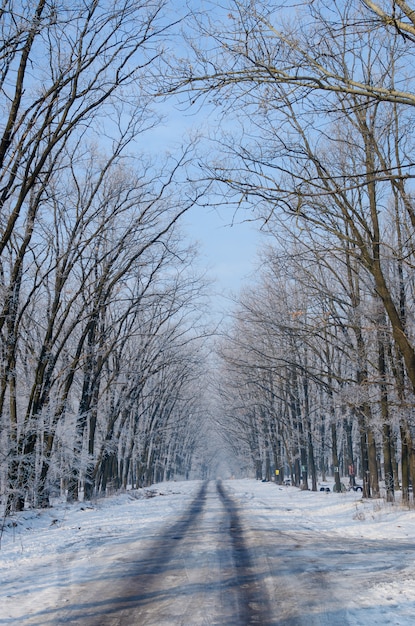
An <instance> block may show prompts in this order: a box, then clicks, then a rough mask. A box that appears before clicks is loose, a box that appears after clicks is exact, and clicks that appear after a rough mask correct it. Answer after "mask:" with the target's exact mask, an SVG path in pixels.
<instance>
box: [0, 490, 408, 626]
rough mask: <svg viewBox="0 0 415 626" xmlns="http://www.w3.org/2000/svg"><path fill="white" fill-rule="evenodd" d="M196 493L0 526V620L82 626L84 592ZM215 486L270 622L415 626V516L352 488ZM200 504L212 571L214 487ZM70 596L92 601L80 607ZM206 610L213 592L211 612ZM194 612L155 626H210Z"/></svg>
mask: <svg viewBox="0 0 415 626" xmlns="http://www.w3.org/2000/svg"><path fill="white" fill-rule="evenodd" d="M200 486H201V482H200V481H188V482H173V483H163V484H158V485H154V486H153V487H151V488H150V489H142V490H137V491H129V492H126V493H124V494H121V495H115V496H111V497H108V498H105V499H99V500H97V501H94V502H85V503H78V504H76V505H66V504H65V503H62V502H61V503H59V502H57V503H56V504H55V505H54V506H53V508H50V509H46V510H41V511H35V510H33V511H32V510H27V511H24V512H22V513H19V514H16V515H14V516H13V517H12V518H9V519H8V520H6V526H5V528H4V531H3V535H2V539H1V548H0V624H18V625H19V626H25V625H31V626H33V625H35V624H37V625H38V626H44V625H52V624H62V623H72V624H83V623H86V617H87V616H88V617H91V616H94V615H96V606H95V605H94V608H93V602H92V598H93V597H95V596H94V594H98V596H99V593H100V589H103V588H104V586H105V584H111V581H112V580H114V579H115V578H119V579H122V577H123V576H126V575H127V574H126V572H127V570H128V566H129V562H130V560H132V555H133V554H134V555H136V554H142V553H143V551H145V550H146V549H150V548H151V546H153V545H154V542H155V541H157V538H158V537H159V536H161V535H163V533H165V530H166V528H168V527H169V526H172V525H173V524H175V523H176V522H177V520H178V519H180V518H181V516H182V515H183V513H184V512H185V511H186V509H187V507H189V506H190V504H191V502H192V500H193V498H194V497H195V495H196V493H197V492H198V490H199V489H200ZM223 486H224V489H225V491H226V493H227V494H228V495H229V496H231V498H232V501H233V502H234V503H235V504H236V506H237V511H238V515H239V518H240V520H241V522H242V526H243V529H244V536H245V539H246V545H247V546H248V548H249V550H251V551H252V553H253V556H254V561H255V567H256V568H257V569H256V571H257V572H260V573H261V574H260V575H261V585H263V587H264V588H265V589H266V592H267V596H268V597H269V598H270V603H271V606H272V610H273V611H274V614H276V612H278V615H279V618H278V621H276V622H275V623H278V624H285V623H286V624H294V623H295V624H297V623H298V624H300V623H303V622H301V620H300V618H299V617H298V616H299V615H305V614H306V613H307V616H308V617H307V622H304V623H307V624H330V626H332V625H333V624H345V623H346V624H351V625H353V626H358V625H359V626H365V625H366V624H370V625H371V626H372V625H373V624H393V625H408V624H415V558H414V556H415V554H414V548H415V543H414V531H415V511H413V510H410V509H407V508H405V507H403V506H401V505H400V504H399V503H395V504H390V503H386V502H385V501H383V500H363V499H362V497H361V494H360V493H355V492H347V493H343V494H336V493H333V492H330V493H325V492H316V493H313V492H304V491H300V490H299V489H296V488H294V487H280V486H278V485H276V484H274V483H261V482H258V481H255V480H250V479H245V480H228V481H223ZM208 497H210V498H211V502H215V503H216V504H215V507H216V508H212V507H211V509H209V505H207V508H208V509H209V511H210V513H209V516H210V517H207V518H206V520H205V521H204V522H203V523H205V524H208V526H206V528H207V530H206V532H204V533H203V536H204V541H205V544H204V545H203V546H202V545H201V546H200V550H204V551H205V555H208V552H209V555H208V556H209V559H210V561H209V563H210V565H209V568H212V567H215V564H214V563H213V565H212V554H213V552H214V550H215V549H216V547H215V545H214V544H213V541H214V540H213V537H214V535H213V532H212V533H211V531H212V529H213V528H214V526H215V515H219V513H218V511H219V508H220V506H221V505H220V500H219V498H218V496H217V493H216V484H215V481H211V483H210V486H209V491H208ZM214 499H215V500H214ZM198 515H199V513H198ZM198 519H199V518H198ZM198 523H199V522H198ZM200 524H202V517H201V518H200ZM210 533H211V534H210ZM216 534H218V533H216ZM215 541H217V538H216V539H215ZM192 549H193V550H194V549H196V548H195V547H193V548H192ZM209 550H210V551H209ZM129 555H131V558H130V556H129ZM208 556H206V559H207V558H208ZM188 558H190V556H189V557H188ZM221 558H224V557H223V556H222V557H221ZM134 559H135V562H136V563H137V557H136V556H134ZM217 560H218V563H219V557H218V559H217ZM187 565H188V563H187ZM219 565H220V567H222V565H223V564H222V565H221V564H219ZM219 565H218V570H219V569H220V567H219ZM200 567H202V565H200ZM222 569H223V567H222ZM194 575H196V574H194ZM204 575H205V574H203V572H200V576H202V578H201V579H198V580H197V588H198V589H199V591H200V586H201V584H202V583H201V580H202V581H203V576H204ZM258 576H259V573H258ZM193 582H194V581H193ZM212 584H213V583H212ZM195 589H196V583H195ZM211 590H212V593H213V591H214V588H213V587H212V589H211ZM85 594H86V595H85ZM81 596H83V597H84V599H85V597H86V599H87V600H89V599H91V602H89V601H87V602H85V601H84V602H83V603H82V605H81V604H80V597H81ZM195 597H196V596H195ZM195 602H197V600H195ZM95 604H96V603H95ZM214 605H215V601H214V599H213V596H212V597H211V598H210V599H209V605H208V606H209V607H212V611H213V610H214ZM293 607H295V608H293ZM293 611H295V613H293ZM83 612H85V613H83ZM202 613H203V611H202V610H200V611H199V613H198V615H199V616H200V620H199V618H197V620H199V621H197V620H196V618H194V619H195V621H192V622H191V623H189V622H187V623H186V622H183V621H180V619H179V617H177V619H176V618H175V617H174V616H173V613H172V614H171V617H170V620H171V621H170V622H169V621H168V618H165V619H166V620H167V621H165V622H161V621H160V622H157V620H156V621H155V622H154V623H171V624H176V623H177V624H179V623H184V624H186V625H187V626H193V624H195V625H196V624H205V623H212V624H213V623H215V624H217V623H219V622H218V621H214V619H213V617H212V620H211V621H209V620H208V619H207V618H206V615H204V616H203V615H202ZM83 614H85V620H84V619H83V617H82V615H83ZM212 615H213V613H212ZM295 615H296V616H297V621H295V620H294V616H295ZM71 616H72V617H71ZM88 623H89V622H88ZM91 623H92V622H91ZM95 623H97V624H98V623H99V621H97V622H95ZM105 623H107V622H105ZM108 623H110V622H108ZM111 623H118V622H111ZM145 623H147V622H140V624H145ZM148 623H150V622H148ZM151 623H153V622H151ZM222 623H225V622H222ZM226 623H227V622H226ZM229 623H230V622H229ZM233 623H234V622H233Z"/></svg>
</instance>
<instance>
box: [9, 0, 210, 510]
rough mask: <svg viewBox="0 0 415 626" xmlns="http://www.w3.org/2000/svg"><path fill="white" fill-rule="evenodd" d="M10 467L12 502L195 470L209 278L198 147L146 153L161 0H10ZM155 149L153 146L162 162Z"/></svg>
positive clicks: (44, 500) (155, 120) (163, 22)
mask: <svg viewBox="0 0 415 626" xmlns="http://www.w3.org/2000/svg"><path fill="white" fill-rule="evenodd" d="M0 24H1V26H0V27H1V35H2V37H1V40H2V44H1V51H0V63H1V92H0V101H1V108H2V113H3V119H4V123H2V126H1V137H0V189H1V191H0V205H1V209H0V210H1V218H0V226H1V239H0V289H1V304H0V307H1V312H0V334H1V346H0V349H1V366H0V423H1V439H0V468H1V471H0V474H1V491H2V494H3V495H4V498H5V501H6V512H10V511H12V510H22V508H23V507H24V505H25V502H28V503H29V504H32V505H35V506H47V505H48V504H49V501H50V496H51V495H54V494H55V495H56V494H57V493H59V492H60V491H64V493H66V494H67V498H68V500H76V499H77V498H78V496H79V490H80V489H81V490H82V491H83V492H84V497H87V498H89V497H91V496H92V495H93V494H94V493H97V492H100V493H106V492H107V491H108V489H116V488H119V487H121V486H124V487H126V486H127V484H133V485H138V486H139V485H146V484H150V483H152V482H154V481H156V480H162V479H168V478H171V477H173V476H174V475H180V476H185V475H186V474H187V473H188V472H189V469H190V467H191V462H192V457H193V453H194V450H195V447H196V446H197V442H198V434H197V432H196V431H195V428H194V426H193V424H194V422H195V420H197V419H198V413H199V412H200V404H201V400H200V398H201V396H202V395H203V394H202V392H201V382H200V381H201V367H202V363H203V353H204V350H205V347H204V342H203V338H202V332H201V330H200V328H201V320H200V315H201V311H202V306H203V303H202V300H203V289H204V287H203V281H201V279H200V277H198V276H197V275H196V272H195V271H194V269H193V268H192V263H193V260H194V256H195V250H194V249H193V248H192V246H191V245H190V244H188V243H186V241H185V239H184V236H183V234H182V233H181V231H180V219H181V217H182V216H183V215H184V214H185V212H186V211H187V210H188V209H189V208H190V207H192V206H193V205H194V204H195V202H196V201H197V199H198V197H199V196H200V194H201V193H202V189H201V187H200V185H197V184H195V183H192V182H191V181H190V177H189V171H188V170H189V167H191V162H192V154H191V150H192V147H191V146H190V145H189V146H184V148H183V149H182V150H181V151H180V150H177V152H176V153H175V154H174V155H172V156H164V155H163V152H162V151H161V149H160V150H157V149H156V147H155V148H154V150H153V153H152V152H151V151H149V150H144V149H143V146H144V145H145V142H149V141H150V142H151V141H153V139H152V138H153V136H154V135H153V133H154V130H155V129H156V127H157V125H158V124H159V122H160V121H161V120H160V119H159V118H160V116H159V114H158V113H157V111H156V110H155V109H154V106H153V105H154V92H155V91H156V90H157V89H156V83H157V76H158V75H159V74H160V72H161V65H162V56H163V51H162V48H163V45H164V42H165V37H166V33H167V32H168V30H169V28H171V24H172V23H171V22H168V20H167V18H166V13H165V11H164V6H163V2H156V3H154V2H147V1H144V2H142V3H138V4H137V3H136V2H132V1H131V0H123V1H122V2H117V3H116V5H115V6H114V5H113V3H108V2H98V1H96V0H91V1H90V2H72V3H70V4H68V3H64V4H61V5H59V6H58V5H55V3H53V2H47V1H45V0H39V2H28V3H20V2H14V1H8V2H5V3H3V5H2V9H1V13H0ZM152 154H153V155H156V157H154V156H151V155H152Z"/></svg>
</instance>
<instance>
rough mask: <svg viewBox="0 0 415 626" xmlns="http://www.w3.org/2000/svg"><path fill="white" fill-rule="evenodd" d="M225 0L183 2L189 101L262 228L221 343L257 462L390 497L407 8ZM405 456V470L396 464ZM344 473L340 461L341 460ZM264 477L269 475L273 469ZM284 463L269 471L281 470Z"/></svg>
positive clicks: (405, 432) (227, 176) (405, 391)
mask: <svg viewBox="0 0 415 626" xmlns="http://www.w3.org/2000/svg"><path fill="white" fill-rule="evenodd" d="M411 5H412V3H408V2H405V1H396V2H395V1H394V2H382V3H381V2H372V1H370V2H369V1H367V0H341V1H340V0H339V1H335V2H330V3H326V2H325V1H319V0H317V1H314V2H300V3H298V2H295V3H294V2H293V3H286V2H281V3H280V2H273V3H271V5H270V4H269V3H263V2H243V1H242V2H231V3H229V4H228V6H227V7H226V9H224V10H223V12H222V14H221V16H222V19H221V20H220V19H216V18H217V17H218V16H216V17H215V21H213V20H211V19H210V16H209V15H204V14H202V13H199V14H195V15H194V22H195V32H199V35H200V33H203V34H204V42H205V43H204V44H203V46H201V45H197V44H196V37H194V39H193V40H192V46H193V51H194V56H193V62H192V64H191V65H190V64H189V65H188V66H187V68H186V66H183V68H182V69H183V73H184V74H185V75H184V76H183V75H182V76H177V89H178V91H180V92H181V93H182V94H189V98H190V100H191V102H197V101H200V100H203V99H204V98H206V94H207V97H208V98H209V99H210V101H211V102H214V103H215V105H216V106H217V107H218V108H220V111H221V117H222V119H223V120H224V121H225V124H224V125H223V132H220V133H219V134H217V135H215V136H212V137H211V141H212V147H211V150H212V151H213V150H214V146H216V148H217V149H216V152H215V157H214V159H210V160H208V159H207V160H206V162H205V173H206V176H207V177H208V178H210V179H211V180H212V181H215V183H216V185H217V187H216V189H217V193H222V198H223V202H224V203H228V204H229V205H230V206H232V207H234V209H235V210H237V211H239V212H241V211H242V210H245V211H247V212H248V214H247V213H245V214H244V215H245V219H246V218H247V217H246V216H247V215H248V219H259V220H260V221H261V224H262V228H263V230H264V231H265V232H266V233H267V236H268V238H269V239H270V249H269V250H267V251H264V253H263V259H262V262H263V267H262V271H261V273H260V276H259V278H258V281H257V282H255V284H254V286H253V287H252V288H251V289H248V290H247V291H246V292H245V293H243V294H242V295H241V297H240V299H239V300H238V302H237V304H236V310H235V319H234V323H233V325H232V326H231V327H230V329H229V330H228V334H227V337H226V338H225V339H224V340H223V341H222V342H221V344H220V347H219V350H220V353H221V356H222V362H223V368H224V371H223V373H222V375H221V380H222V381H224V380H226V384H224V385H223V386H222V391H221V393H222V398H223V401H224V402H225V403H226V407H227V411H226V412H227V415H228V419H227V421H226V428H228V424H231V425H232V426H231V428H232V432H233V433H234V436H236V435H237V434H239V435H241V433H242V436H243V439H244V441H245V444H246V453H247V454H248V453H249V454H251V458H252V462H253V463H254V464H255V463H259V464H260V465H262V464H264V463H265V464H266V465H267V467H268V468H269V466H270V465H271V460H272V462H273V467H275V468H276V469H277V470H278V469H280V468H281V470H282V469H283V468H288V470H289V471H290V473H291V474H292V476H293V479H294V481H295V482H296V484H300V483H302V484H303V486H304V487H308V478H309V477H310V479H311V481H312V487H313V488H316V480H317V473H318V472H321V473H322V474H323V475H324V474H325V473H326V471H327V468H328V467H330V468H331V471H334V476H335V479H336V487H337V489H340V488H341V485H340V471H341V469H343V470H344V471H345V474H346V475H347V473H349V471H350V475H351V477H352V479H353V480H354V475H355V471H356V467H357V468H358V472H359V475H360V476H361V478H363V490H364V495H366V496H369V495H374V496H377V495H378V494H379V479H380V478H381V477H382V478H383V479H384V480H385V484H386V491H387V497H388V499H391V500H392V499H393V497H394V489H396V488H397V487H400V486H402V490H403V498H404V500H405V501H408V500H409V499H410V498H411V497H412V496H411V484H414V480H415V456H414V436H415V422H414V389H415V343H414V324H413V302H414V279H413V269H414V226H415V219H414V216H415V213H414V202H413V197H414V196H413V192H414V189H413V178H414V170H413V166H414V162H415V161H414V143H413V119H414V108H413V106H414V103H415V96H414V94H415V90H414V78H413V73H412V72H411V70H410V69H409V68H410V67H411V66H412V64H413V58H414V43H415V10H414V8H413V7H412V6H411ZM398 464H399V468H400V469H399V472H400V473H399V475H398ZM346 468H347V469H346ZM267 473H268V474H269V470H267ZM281 475H282V474H281V473H280V476H281Z"/></svg>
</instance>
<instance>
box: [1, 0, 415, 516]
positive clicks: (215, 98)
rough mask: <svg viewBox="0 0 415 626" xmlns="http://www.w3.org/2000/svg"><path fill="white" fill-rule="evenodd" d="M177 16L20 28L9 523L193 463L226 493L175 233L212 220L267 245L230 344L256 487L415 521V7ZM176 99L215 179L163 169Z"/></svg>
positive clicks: (4, 425) (11, 133) (11, 165)
mask: <svg viewBox="0 0 415 626" xmlns="http://www.w3.org/2000/svg"><path fill="white" fill-rule="evenodd" d="M176 13H177V12H176ZM176 13H175V12H174V6H173V5H172V4H170V3H168V2H164V0H159V1H157V2H150V1H148V2H147V0H144V1H143V2H141V3H139V4H137V3H135V2H132V0H123V1H122V2H121V3H118V2H117V3H116V6H113V5H111V4H109V3H108V2H106V1H102V2H100V1H99V0H91V1H88V2H75V3H71V4H70V6H69V5H67V3H63V4H62V3H61V4H60V5H55V3H53V2H47V1H46V0H39V1H38V2H27V3H20V2H14V1H12V0H10V1H7V2H5V3H3V5H2V9H1V12H0V28H1V34H2V39H1V42H2V43H1V44H0V63H1V79H0V81H1V83H0V85H1V91H0V101H1V107H2V112H3V120H4V121H3V123H2V125H1V136H0V234H1V237H0V289H1V293H2V298H1V312H0V336H1V346H0V349H1V366H0V423H1V439H0V464H1V471H0V477H1V490H2V493H3V494H4V495H5V498H6V510H7V511H11V510H21V509H22V507H23V506H24V503H25V502H28V501H29V502H30V503H33V504H35V505H47V504H48V502H49V499H50V496H51V494H53V493H54V491H56V490H58V489H61V490H64V491H65V493H66V494H67V498H68V499H69V500H74V499H76V498H78V497H79V490H80V489H82V490H83V492H84V494H85V496H86V497H90V496H91V495H92V494H94V493H97V492H102V493H105V492H107V491H108V490H109V489H113V488H115V489H116V488H118V487H122V486H123V487H126V486H127V485H128V484H135V485H143V484H148V483H150V482H152V481H154V480H160V479H164V478H171V477H173V476H174V475H180V476H186V475H187V474H188V473H189V470H190V468H191V467H192V462H193V461H194V459H195V456H199V458H200V460H201V463H202V465H203V470H202V471H203V473H204V474H208V473H209V471H208V468H207V467H205V465H206V462H207V459H208V457H211V458H215V455H214V453H212V450H211V449H207V446H205V445H204V439H205V437H206V434H207V430H208V425H207V424H208V421H207V420H206V415H207V412H208V409H207V402H208V400H209V398H207V396H208V394H207V393H206V391H207V386H206V382H204V381H206V379H205V375H206V370H207V369H208V364H210V363H211V361H210V360H209V359H208V358H207V348H206V345H205V340H204V336H205V334H206V333H205V331H204V329H203V327H202V324H201V314H202V312H203V301H204V297H205V291H204V284H203V280H201V278H200V277H199V276H197V275H196V273H195V270H194V258H195V250H194V249H192V247H191V245H189V244H188V243H186V240H185V238H184V236H183V234H182V232H181V226H180V225H181V221H182V218H183V216H184V215H185V214H186V212H187V211H188V210H189V209H190V208H191V207H194V206H202V205H204V206H206V205H209V204H211V205H213V204H215V203H218V202H219V203H221V204H222V205H224V206H228V207H229V208H230V209H231V210H232V211H233V212H236V215H238V216H240V219H253V220H259V222H260V224H261V227H262V229H263V230H264V231H265V233H266V237H267V238H268V241H269V245H268V246H264V250H263V251H262V267H261V271H260V272H259V274H258V277H257V281H256V282H255V284H254V285H253V286H252V287H247V288H246V290H245V291H244V292H242V293H241V296H240V298H238V300H237V302H236V306H235V313H234V320H233V323H232V324H231V325H230V326H229V328H228V329H227V331H226V333H224V338H223V339H222V340H221V341H220V342H219V347H218V351H219V357H220V365H219V366H218V369H219V371H220V381H219V382H218V383H217V387H218V389H219V395H220V403H219V408H217V409H215V410H217V412H218V416H217V420H218V422H220V427H221V433H222V434H223V436H224V437H225V438H226V440H227V443H228V446H229V447H230V449H232V450H233V451H234V453H235V456H238V455H240V452H241V449H242V450H243V453H244V455H245V456H246V457H247V458H250V459H251V463H252V464H253V466H254V467H256V468H257V472H258V474H259V473H260V472H261V475H262V471H263V468H264V467H265V474H266V475H267V476H269V474H270V471H271V468H274V469H277V470H278V471H279V472H280V474H279V476H280V477H281V478H282V476H283V472H284V471H285V472H287V471H288V472H289V473H290V474H291V475H292V478H293V480H294V481H295V483H296V484H302V485H303V486H304V487H308V485H309V480H311V485H312V488H316V485H317V477H318V475H319V473H320V474H322V475H323V476H324V475H325V474H326V473H327V472H330V471H333V472H334V476H335V480H336V487H337V488H338V489H340V488H341V485H340V473H341V472H344V473H346V468H347V471H348V472H349V471H350V475H351V478H352V480H354V477H355V475H356V472H357V473H358V474H359V476H360V477H361V478H362V479H363V488H364V495H366V496H369V495H374V496H376V495H378V494H379V492H380V487H379V481H380V479H384V480H385V485H386V492H387V497H388V499H390V500H392V499H393V497H394V491H395V490H396V488H398V487H402V493H403V498H404V500H405V501H409V500H410V498H411V484H413V482H414V479H415V455H414V437H415V425H414V418H413V410H414V409H413V407H414V390H415V342H414V321H413V302H414V297H413V296H414V279H413V268H414V243H413V237H414V235H413V232H414V226H415V211H414V203H413V183H412V181H413V176H414V175H413V163H414V144H413V137H412V135H413V132H412V128H413V111H414V108H413V107H414V104H415V95H414V93H415V89H414V78H413V75H412V72H411V67H412V63H413V53H414V50H413V47H414V43H415V17H414V16H415V13H414V9H413V8H412V7H411V4H410V3H408V2H406V1H404V0H395V1H394V2H382V3H380V2H375V1H372V0H370V1H369V0H341V1H340V0H339V1H335V2H330V3H326V2H325V1H323V0H314V1H313V2H310V1H304V2H300V3H298V2H295V3H294V2H293V3H292V5H290V3H287V2H274V3H272V4H271V5H270V4H269V3H265V2H261V1H258V2H255V1H254V2H252V1H251V0H250V1H249V2H245V1H244V0H242V2H240V1H238V2H236V1H233V0H230V1H229V2H228V3H227V5H226V6H223V5H219V4H218V5H217V6H214V7H213V10H212V11H206V10H204V9H203V7H202V8H200V7H199V6H198V5H195V6H194V7H193V8H192V5H191V4H190V5H189V11H188V14H187V15H185V16H183V19H181V18H179V17H178V16H177V15H176ZM172 16H173V17H172ZM180 28H181V29H182V31H181V34H180V36H179V29H180ZM170 36H171V39H170ZM170 42H175V43H174V45H175V46H176V48H175V50H176V54H174V53H173V47H172V46H173V44H171V43H170ZM172 97H173V98H174V100H173V101H174V102H175V103H177V102H180V100H181V103H182V104H184V105H187V106H188V107H189V109H190V111H192V110H193V109H194V108H195V107H198V111H200V112H201V113H202V123H201V126H202V128H201V132H202V133H203V132H205V134H206V129H205V127H206V126H207V125H206V124H205V123H204V122H205V116H207V115H211V114H213V115H214V116H215V117H214V120H215V123H214V124H212V125H211V129H212V130H211V132H210V135H209V137H205V141H206V143H205V144H204V145H205V146H207V148H206V150H205V156H203V155H201V153H200V151H199V153H198V154H197V157H196V151H195V145H194V142H192V141H188V142H187V144H186V143H184V145H183V147H181V148H179V147H177V149H175V150H174V151H173V153H172V154H171V155H166V156H164V154H163V142H162V141H161V142H160V139H159V138H160V136H161V133H160V131H159V122H160V121H161V119H160V114H159V111H160V109H159V108H158V106H157V102H159V101H163V100H167V102H170V100H169V98H172ZM157 141H158V142H159V143H158V144H157ZM152 143H154V145H153V146H152V145H151V144H152ZM149 145H150V148H151V149H150V150H148V149H147V148H148V146H149ZM210 395H211V394H210ZM241 442H242V445H241Z"/></svg>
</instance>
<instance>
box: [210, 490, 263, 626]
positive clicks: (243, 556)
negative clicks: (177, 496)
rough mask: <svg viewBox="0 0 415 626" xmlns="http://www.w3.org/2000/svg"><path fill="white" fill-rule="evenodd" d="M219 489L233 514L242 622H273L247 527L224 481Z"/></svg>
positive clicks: (231, 522)
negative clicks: (252, 552)
mask: <svg viewBox="0 0 415 626" xmlns="http://www.w3.org/2000/svg"><path fill="white" fill-rule="evenodd" d="M216 489H217V492H218V494H219V497H220V499H221V501H222V504H223V506H224V508H225V510H226V512H227V514H228V515H229V533H230V537H231V542H232V551H233V558H234V567H235V573H236V578H237V581H238V590H239V612H240V614H239V622H238V623H239V624H241V625H248V624H261V626H269V625H271V624H272V623H273V622H272V619H271V610H270V607H269V602H268V598H267V596H266V594H265V593H264V591H263V590H262V588H261V585H260V583H259V581H258V579H257V578H256V576H255V568H254V564H253V562H252V559H251V555H250V553H249V550H248V548H247V546H246V543H245V538H244V532H243V527H242V524H241V522H240V519H239V515H238V507H237V505H236V504H235V502H234V501H233V500H232V498H231V497H230V496H229V495H227V494H226V492H225V490H224V488H223V485H222V483H221V481H218V482H217V483H216Z"/></svg>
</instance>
